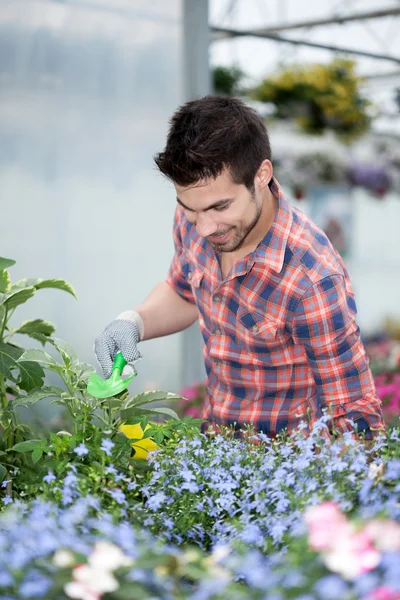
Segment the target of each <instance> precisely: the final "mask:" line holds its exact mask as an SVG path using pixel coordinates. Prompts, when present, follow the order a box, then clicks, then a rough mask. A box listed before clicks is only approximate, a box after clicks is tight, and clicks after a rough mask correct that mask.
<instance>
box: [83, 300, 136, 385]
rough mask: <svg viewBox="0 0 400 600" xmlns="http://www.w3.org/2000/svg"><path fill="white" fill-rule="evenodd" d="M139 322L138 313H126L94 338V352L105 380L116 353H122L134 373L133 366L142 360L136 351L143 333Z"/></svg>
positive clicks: (109, 374)
mask: <svg viewBox="0 0 400 600" xmlns="http://www.w3.org/2000/svg"><path fill="white" fill-rule="evenodd" d="M140 321H141V318H140V316H139V315H138V313H135V312H134V311H126V312H125V313H121V315H119V316H118V317H117V318H116V319H115V320H114V321H111V323H110V324H109V325H107V327H106V328H105V329H104V331H103V332H102V333H101V334H100V335H99V336H98V337H97V338H96V341H95V343H94V351H95V354H96V357H97V360H98V361H99V364H100V366H101V368H102V370H103V373H104V377H105V378H106V379H108V378H109V377H110V376H111V373H112V367H113V362H114V357H115V355H116V354H117V352H122V355H123V357H124V358H125V360H126V362H127V363H128V365H130V366H131V367H132V368H133V370H134V371H135V369H134V364H135V363H136V362H137V361H138V360H139V359H140V358H142V355H141V354H140V352H139V350H138V349H137V344H138V343H139V341H140V338H141V330H142V331H143V322H140Z"/></svg>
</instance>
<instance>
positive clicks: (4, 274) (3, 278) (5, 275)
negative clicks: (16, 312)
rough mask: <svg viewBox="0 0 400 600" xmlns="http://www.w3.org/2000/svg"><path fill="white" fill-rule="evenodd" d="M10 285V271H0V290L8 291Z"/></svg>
mask: <svg viewBox="0 0 400 600" xmlns="http://www.w3.org/2000/svg"><path fill="white" fill-rule="evenodd" d="M10 287H11V277H10V273H9V272H8V271H6V270H3V271H0V292H2V293H5V292H8V291H9V289H10Z"/></svg>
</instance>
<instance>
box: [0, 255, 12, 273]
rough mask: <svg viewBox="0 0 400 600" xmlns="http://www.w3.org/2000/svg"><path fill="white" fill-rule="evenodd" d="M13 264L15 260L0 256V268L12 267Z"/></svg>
mask: <svg viewBox="0 0 400 600" xmlns="http://www.w3.org/2000/svg"><path fill="white" fill-rule="evenodd" d="M13 265H15V260H12V259H11V258H3V257H2V256H0V270H3V269H8V267H12V266H13Z"/></svg>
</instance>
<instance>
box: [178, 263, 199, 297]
mask: <svg viewBox="0 0 400 600" xmlns="http://www.w3.org/2000/svg"><path fill="white" fill-rule="evenodd" d="M179 261H180V266H181V271H182V274H183V276H184V277H185V279H186V281H187V283H188V285H190V287H191V288H192V290H193V294H194V295H195V291H196V290H197V289H198V288H200V286H201V283H202V280H203V277H204V271H203V270H202V269H200V267H198V266H197V265H196V264H194V263H193V261H191V260H190V258H189V256H188V255H187V254H186V253H183V254H181V256H180V257H179Z"/></svg>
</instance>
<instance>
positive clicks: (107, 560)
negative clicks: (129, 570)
mask: <svg viewBox="0 0 400 600" xmlns="http://www.w3.org/2000/svg"><path fill="white" fill-rule="evenodd" d="M88 563H89V565H90V566H91V567H93V569H105V570H107V571H115V569H119V568H120V567H128V566H129V565H131V564H132V563H133V560H132V559H131V558H130V557H129V556H126V554H124V553H123V552H122V550H121V548H118V546H115V544H111V543H110V542H97V544H96V545H95V547H94V550H93V553H92V554H91V555H90V556H89V558H88Z"/></svg>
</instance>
